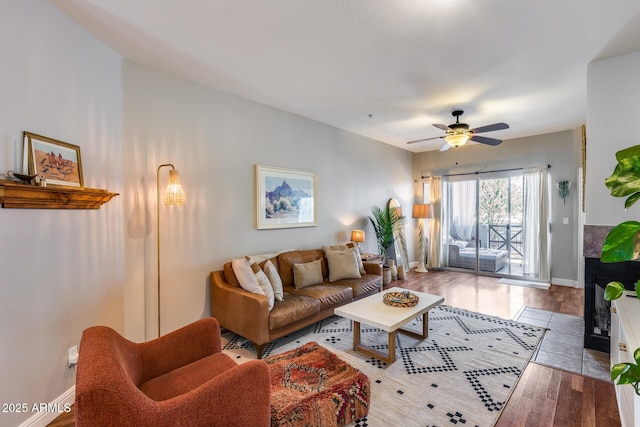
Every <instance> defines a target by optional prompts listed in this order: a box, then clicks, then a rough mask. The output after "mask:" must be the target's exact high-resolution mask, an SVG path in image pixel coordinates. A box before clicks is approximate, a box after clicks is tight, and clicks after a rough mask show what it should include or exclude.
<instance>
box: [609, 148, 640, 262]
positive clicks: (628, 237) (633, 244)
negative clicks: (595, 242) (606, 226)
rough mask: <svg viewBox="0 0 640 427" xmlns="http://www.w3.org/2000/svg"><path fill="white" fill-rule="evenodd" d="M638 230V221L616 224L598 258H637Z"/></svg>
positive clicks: (618, 260)
mask: <svg viewBox="0 0 640 427" xmlns="http://www.w3.org/2000/svg"><path fill="white" fill-rule="evenodd" d="M639 160H640V159H639ZM639 232H640V222H638V221H626V222H623V223H621V224H618V225H616V226H615V227H614V228H613V229H612V230H611V231H610V232H609V234H608V235H607V238H606V239H605V241H604V245H603V246H602V255H601V256H600V260H601V261H602V262H620V261H631V260H634V259H636V258H638V257H639V256H640V244H639V243H640V242H639V239H638V233H639Z"/></svg>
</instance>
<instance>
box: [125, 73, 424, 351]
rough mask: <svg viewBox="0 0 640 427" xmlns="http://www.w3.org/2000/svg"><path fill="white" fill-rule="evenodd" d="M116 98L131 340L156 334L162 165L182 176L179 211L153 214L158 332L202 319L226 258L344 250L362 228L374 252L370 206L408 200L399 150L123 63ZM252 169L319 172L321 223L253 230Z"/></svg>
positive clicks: (407, 171)
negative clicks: (212, 276)
mask: <svg viewBox="0 0 640 427" xmlns="http://www.w3.org/2000/svg"><path fill="white" fill-rule="evenodd" d="M123 99H124V107H123V117H124V119H123V120H124V121H123V133H124V138H123V143H124V145H123V147H124V159H125V162H124V163H125V164H124V170H125V181H126V184H125V188H126V190H125V194H123V197H122V200H123V203H124V212H125V213H124V214H125V221H128V222H129V221H131V222H132V223H134V222H136V221H133V219H134V218H140V221H137V223H145V222H146V224H147V228H146V230H145V227H144V226H139V227H137V228H136V227H131V228H129V229H128V230H127V237H126V239H125V248H126V259H127V272H126V286H125V289H126V292H127V295H126V330H127V334H128V336H130V337H132V338H134V339H138V340H142V339H145V338H152V337H154V336H155V335H156V334H157V329H156V324H157V320H156V319H157V311H156V304H157V302H156V295H157V294H156V286H157V285H156V278H157V274H156V223H155V220H156V218H155V216H156V168H157V166H158V165H160V164H161V163H172V164H174V165H175V167H176V168H177V169H178V170H179V171H180V179H181V182H182V184H183V187H184V189H185V192H186V197H187V203H186V205H185V206H183V207H164V206H163V207H162V211H161V223H160V224H161V232H160V234H161V247H162V273H161V279H162V280H161V285H162V300H163V304H162V310H161V315H162V323H163V328H162V330H163V333H165V332H167V331H170V330H173V329H176V328H178V327H180V326H183V325H185V324H187V323H189V322H191V321H194V320H196V319H198V318H200V317H202V316H208V315H210V304H209V273H210V272H211V271H213V270H216V269H221V268H222V265H223V264H224V263H225V262H227V261H229V260H231V258H232V257H239V256H243V255H248V254H255V253H264V252H271V251H280V250H286V249H295V248H300V249H305V248H319V247H321V246H322V245H324V244H335V243H339V242H345V241H347V240H348V239H349V237H350V231H351V230H352V229H354V228H366V233H367V241H366V242H365V243H364V249H365V250H366V251H369V252H377V246H376V243H375V236H374V234H373V230H372V228H371V226H370V225H368V224H367V223H366V221H365V218H366V216H367V215H370V213H371V206H372V205H379V206H382V205H383V204H384V203H386V202H387V200H388V199H389V198H391V197H395V198H397V199H398V200H399V201H400V203H401V205H404V206H408V205H410V204H411V203H412V201H413V183H412V175H413V154H412V153H410V152H408V151H405V150H401V149H398V148H395V147H391V146H389V145H386V144H382V143H380V142H376V141H373V140H370V139H367V138H363V137H360V136H357V135H355V134H352V133H348V132H345V131H342V130H339V129H336V128H334V127H331V126H328V125H325V124H323V123H319V122H316V121H313V120H309V119H306V118H303V117H300V116H297V115H294V114H290V113H287V112H284V111H281V110H277V109H274V108H271V107H267V106H265V105H261V104H257V103H255V102H251V101H247V100H245V99H242V98H240V97H237V96H234V95H229V94H226V93H222V92H220V91H217V90H214V89H211V88H208V87H204V86H201V85H198V84H195V83H192V82H189V81H186V80H183V79H181V78H178V77H175V76H172V75H169V74H166V73H163V72H159V71H155V70H152V69H150V68H147V67H145V66H142V65H139V64H137V63H133V62H128V61H125V63H124V98H123ZM255 164H263V165H268V166H278V167H285V168H293V169H301V170H307V171H313V172H316V173H317V174H318V205H319V211H318V226H317V227H311V228H292V229H277V230H256V228H255V225H254V218H255V207H254V175H253V166H254V165H255ZM167 174H168V172H167V170H164V171H163V177H162V180H163V184H161V187H164V185H166V184H164V183H165V182H166V177H167ZM136 197H137V198H138V200H139V201H140V204H139V205H138V207H136V202H135V201H136ZM406 210H407V211H410V209H406ZM145 211H146V213H145ZM144 218H146V220H145V219H144ZM412 232H413V230H412V229H408V230H407V233H412ZM145 235H146V237H144V236H145ZM408 235H409V236H411V234H408ZM409 250H410V251H411V253H413V248H412V247H411V248H409ZM145 320H146V322H145ZM145 325H146V331H145Z"/></svg>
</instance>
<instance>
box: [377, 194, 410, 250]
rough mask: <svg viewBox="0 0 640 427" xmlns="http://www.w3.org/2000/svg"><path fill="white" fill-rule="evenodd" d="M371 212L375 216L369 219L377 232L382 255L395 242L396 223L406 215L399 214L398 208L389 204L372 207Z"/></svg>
mask: <svg viewBox="0 0 640 427" xmlns="http://www.w3.org/2000/svg"><path fill="white" fill-rule="evenodd" d="M371 214H372V215H373V216H370V217H369V221H371V224H372V225H373V231H374V232H375V233H376V239H377V241H378V249H379V250H380V255H384V254H385V252H386V251H387V249H389V248H390V247H391V245H392V244H393V241H394V236H393V230H394V228H395V225H396V223H397V222H399V221H401V220H403V219H404V217H402V216H400V215H398V210H397V209H391V208H390V207H389V205H388V204H387V206H386V208H385V209H382V208H380V207H379V206H373V207H371Z"/></svg>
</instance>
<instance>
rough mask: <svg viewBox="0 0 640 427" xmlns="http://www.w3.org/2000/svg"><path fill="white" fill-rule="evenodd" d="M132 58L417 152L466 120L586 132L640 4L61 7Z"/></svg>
mask: <svg viewBox="0 0 640 427" xmlns="http://www.w3.org/2000/svg"><path fill="white" fill-rule="evenodd" d="M53 1H54V3H55V4H56V5H58V6H59V7H60V8H61V9H63V10H64V11H65V12H66V13H67V14H68V15H69V16H71V17H72V18H73V19H74V20H75V21H77V22H78V23H79V24H80V25H82V26H83V27H85V28H86V29H87V30H88V31H90V32H91V33H93V34H94V35H95V36H97V37H98V38H99V39H100V40H102V41H103V42H104V43H105V44H106V45H108V46H110V47H111V48H112V49H113V50H114V51H115V52H117V53H118V54H119V55H120V56H122V57H124V58H128V59H131V60H134V61H137V62H140V63H143V64H146V65H148V66H151V67H154V68H158V69H161V70H165V71H168V72H170V73H174V74H177V75H180V76H184V77H185V78H187V79H190V80H192V81H195V82H198V83H201V84H204V85H207V86H211V87H215V88H217V89H220V90H223V91H226V92H230V93H234V94H237V95H240V96H242V97H244V98H247V99H251V100H254V101H257V102H260V103H264V104H267V105H271V106H274V107H277V108H280V109H282V110H286V111H290V112H292V113H296V114H299V115H301V116H305V117H308V118H311V119H314V120H318V121H320V122H324V123H328V124H330V125H333V126H336V127H338V128H342V129H345V130H348V131H351V132H354V133H356V134H360V135H364V136H367V137H370V138H373V139H376V140H379V141H382V142H385V143H388V144H392V145H395V146H398V147H402V148H404V149H407V150H410V151H414V152H420V151H427V150H436V149H439V148H440V147H441V146H442V144H443V140H442V139H437V140H435V141H429V142H423V143H418V144H412V145H407V144H406V142H407V141H410V140H416V139H422V138H429V137H436V136H441V135H442V134H443V131H441V130H439V129H437V128H435V127H433V126H431V124H433V123H442V124H445V125H448V124H450V123H453V121H454V119H453V117H452V116H451V111H452V110H454V109H463V110H464V111H465V115H464V116H463V120H462V121H464V122H466V123H468V124H469V125H470V126H471V127H472V128H473V127H479V126H484V125H488V124H491V123H495V122H506V123H508V124H509V125H510V129H508V130H502V131H496V132H492V133H485V134H483V135H486V136H489V137H494V138H499V139H512V138H518V137H525V136H530V135H537V134H544V133H549V132H556V131H563V130H569V129H577V128H579V127H580V126H581V125H582V124H584V123H585V122H586V98H587V93H586V92H587V64H588V63H589V62H591V61H594V60H597V59H602V58H606V57H610V56H616V55H620V54H624V53H628V52H632V51H635V50H640V1H638V0H564V1H558V0H536V1H527V2H524V1H514V0H485V1H477V0H53Z"/></svg>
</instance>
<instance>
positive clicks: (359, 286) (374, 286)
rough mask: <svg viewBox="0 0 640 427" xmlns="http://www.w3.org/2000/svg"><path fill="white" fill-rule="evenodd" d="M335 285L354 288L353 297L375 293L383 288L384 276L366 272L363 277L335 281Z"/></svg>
mask: <svg viewBox="0 0 640 427" xmlns="http://www.w3.org/2000/svg"><path fill="white" fill-rule="evenodd" d="M335 285H341V286H349V287H350V288H351V289H353V298H354V299H357V298H360V297H362V296H364V295H368V294H374V293H376V292H378V290H380V289H381V288H382V277H381V276H377V275H375V274H365V275H364V276H362V278H361V279H345V280H340V281H337V282H335V283H334V286H335Z"/></svg>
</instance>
